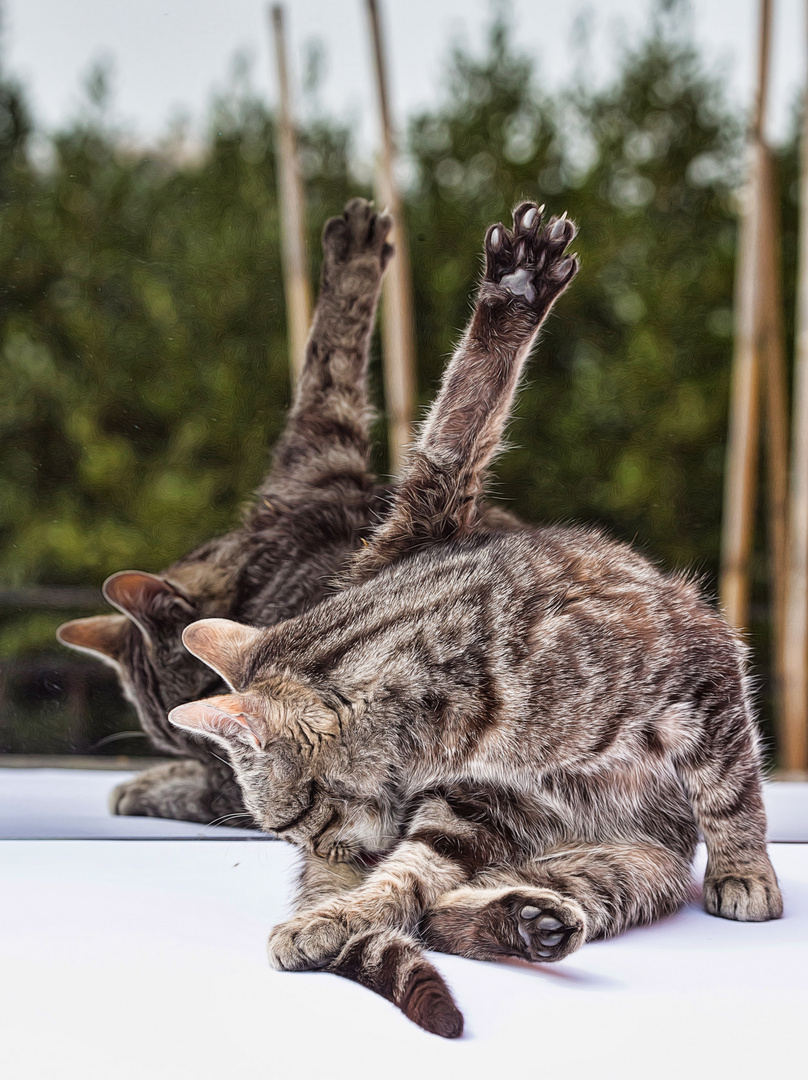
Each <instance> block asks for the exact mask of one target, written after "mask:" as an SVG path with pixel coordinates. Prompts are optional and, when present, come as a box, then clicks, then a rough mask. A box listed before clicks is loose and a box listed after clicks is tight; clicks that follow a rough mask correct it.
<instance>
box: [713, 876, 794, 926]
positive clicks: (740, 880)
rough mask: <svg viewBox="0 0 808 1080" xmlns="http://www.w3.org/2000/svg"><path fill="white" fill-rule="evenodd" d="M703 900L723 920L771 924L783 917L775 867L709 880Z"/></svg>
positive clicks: (715, 877) (781, 899)
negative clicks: (769, 922) (771, 920)
mask: <svg viewBox="0 0 808 1080" xmlns="http://www.w3.org/2000/svg"><path fill="white" fill-rule="evenodd" d="M703 896H704V907H705V908H706V910H707V911H708V912H709V913H710V914H711V915H717V916H718V917H719V918H721V919H735V920H737V921H738V922H768V921H769V919H779V918H780V916H781V915H782V914H783V898H782V896H781V895H780V888H779V886H778V884H777V877H776V876H775V873H774V870H773V869H772V868H771V866H768V867H766V866H764V867H762V868H761V869H760V870H759V871H756V872H755V873H749V872H738V873H737V874H722V875H721V876H708V877H706V878H705V880H704V889H703Z"/></svg>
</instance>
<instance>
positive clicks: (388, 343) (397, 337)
mask: <svg viewBox="0 0 808 1080" xmlns="http://www.w3.org/2000/svg"><path fill="white" fill-rule="evenodd" d="M367 11H368V20H369V23H370V35H371V41H372V45H373V57H374V66H375V72H376V92H377V96H378V100H379V115H380V120H381V128H382V152H381V155H380V159H379V174H378V179H377V186H378V191H379V197H380V202H381V203H382V205H383V206H386V207H387V209H388V210H389V212H390V214H391V215H392V217H393V221H394V222H395V226H394V227H395V233H394V238H395V248H396V254H395V258H394V259H393V261H392V263H391V265H390V268H389V270H388V271H387V275H386V277H385V282H384V293H383V308H382V345H383V349H384V395H385V401H386V404H387V416H388V426H389V447H390V467H391V471H392V472H393V473H398V472H400V470H401V466H402V463H403V460H404V456H405V454H406V450H407V447H408V446H409V443H410V439H411V437H412V419H413V412H414V403H415V333H414V324H413V304H412V285H411V280H410V256H409V249H408V246H407V235H406V229H405V227H404V211H403V206H402V202H401V197H400V194H399V191H398V185H397V184H396V179H395V173H394V169H395V160H396V145H395V138H394V135H393V125H392V121H391V118H390V104H389V95H388V89H387V87H388V83H387V63H386V58H385V52H384V43H383V40H382V31H381V25H380V19H379V10H378V5H377V3H376V0H367Z"/></svg>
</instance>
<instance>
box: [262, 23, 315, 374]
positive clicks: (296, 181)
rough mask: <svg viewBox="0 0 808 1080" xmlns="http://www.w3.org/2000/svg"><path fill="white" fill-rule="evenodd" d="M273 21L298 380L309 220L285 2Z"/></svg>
mask: <svg viewBox="0 0 808 1080" xmlns="http://www.w3.org/2000/svg"><path fill="white" fill-rule="evenodd" d="M270 21H271V23H272V32H273V37H274V40H275V68H276V73H277V76H278V118H277V123H276V125H275V130H276V155H277V175H278V208H279V210H280V214H279V217H280V232H281V261H282V266H283V291H284V296H285V299H286V322H287V328H288V335H289V359H290V363H291V368H292V379H293V381H294V382H296V381H297V379H298V376H299V375H300V372H301V369H302V367H303V360H304V357H305V352H306V340H307V338H308V334H309V324H310V322H311V283H310V279H309V263H308V257H307V253H306V239H305V222H304V218H305V197H304V194H303V182H302V179H301V175H300V156H299V154H298V147H297V134H296V132H295V127H294V123H293V121H292V103H291V94H290V91H289V69H288V65H287V62H286V35H285V32H284V25H283V8H282V7H281V6H280V4H276V5H274V6H273V7H272V9H271V12H270Z"/></svg>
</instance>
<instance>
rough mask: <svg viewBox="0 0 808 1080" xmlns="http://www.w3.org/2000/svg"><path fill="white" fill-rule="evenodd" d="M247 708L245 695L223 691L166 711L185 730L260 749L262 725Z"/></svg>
mask: <svg viewBox="0 0 808 1080" xmlns="http://www.w3.org/2000/svg"><path fill="white" fill-rule="evenodd" d="M247 708H248V706H247V702H246V701H245V699H244V698H241V697H239V696H238V695H237V694H223V695H222V696H221V697H212V698H206V699H205V700H203V701H189V702H188V704H187V705H178V706H177V707H176V709H172V710H171V712H170V713H169V714H168V719H169V720H170V721H171V723H172V724H174V725H175V727H179V728H183V729H184V730H185V731H193V732H194V733H196V734H199V735H208V736H210V737H211V738H213V739H220V740H222V741H223V742H225V743H227V742H232V741H233V740H238V741H240V742H244V743H248V744H249V745H252V746H255V747H256V748H257V749H260V748H261V731H262V727H263V725H262V724H261V721H260V720H259V719H258V717H256V716H254V715H250V714H249V712H248V711H247Z"/></svg>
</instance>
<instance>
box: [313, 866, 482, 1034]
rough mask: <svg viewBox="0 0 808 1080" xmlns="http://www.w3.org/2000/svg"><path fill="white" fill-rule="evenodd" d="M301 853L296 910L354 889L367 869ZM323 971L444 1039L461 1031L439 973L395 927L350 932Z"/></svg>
mask: <svg viewBox="0 0 808 1080" xmlns="http://www.w3.org/2000/svg"><path fill="white" fill-rule="evenodd" d="M301 854H302V863H301V867H300V875H299V878H298V883H297V895H296V898H295V908H296V911H297V912H298V914H300V913H301V912H303V911H308V910H311V909H312V908H314V907H316V906H317V905H318V904H320V903H322V902H323V901H324V900H328V899H332V898H333V897H336V896H339V895H341V894H343V893H346V892H350V891H351V890H353V889H356V888H357V887H358V886H359V885H361V884H362V882H363V881H364V880H365V878H366V877H367V876H368V872H369V871H368V870H367V869H366V868H363V867H361V866H357V865H355V864H354V863H346V862H343V863H340V862H334V861H333V860H329V859H326V858H323V857H322V856H319V855H313V854H311V853H310V852H307V851H304V852H302V853H301ZM325 970H326V971H329V972H331V974H332V975H340V976H342V978H345V979H351V980H352V981H353V982H358V983H360V984H361V985H362V986H365V987H367V989H368V990H372V991H373V992H374V993H375V994H380V995H381V996H382V997H383V998H386V999H387V1000H388V1001H392V1002H393V1004H394V1005H397V1006H398V1008H399V1009H401V1011H402V1012H403V1013H404V1015H405V1016H407V1017H408V1018H409V1019H410V1020H412V1021H413V1022H414V1023H416V1024H418V1026H419V1027H422V1028H425V1029H426V1030H427V1031H431V1032H433V1033H434V1034H436V1035H442V1036H444V1038H449V1039H451V1038H456V1037H457V1036H458V1035H461V1034H462V1032H463V1017H462V1015H461V1013H460V1012H459V1010H458V1008H457V1006H456V1005H455V1003H454V1000H453V998H452V995H451V992H450V991H449V988H448V987H447V986H446V983H445V982H444V981H443V978H442V977H441V975H440V974H439V973H438V972H437V971H436V970H435V968H434V967H433V965H432V964H431V963H430V962H429V960H427V958H426V957H425V956H424V951H423V947H422V946H421V945H420V944H419V943H418V941H417V940H416V939H415V938H413V937H412V936H411V935H408V934H404V933H402V932H401V931H400V930H381V931H368V932H366V933H359V934H356V935H354V936H353V937H351V938H349V939H348V941H347V942H346V944H345V945H344V946H343V948H342V950H341V951H340V952H339V953H338V954H337V955H336V956H335V957H334V959H333V960H331V962H330V963H329V964H328V965H327V966H326V968H325Z"/></svg>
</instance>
